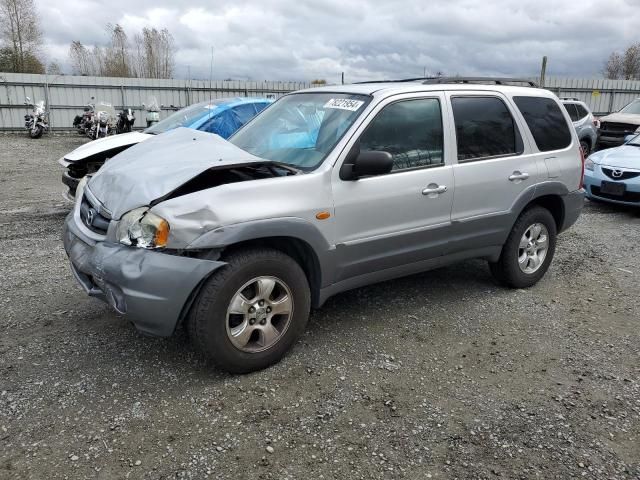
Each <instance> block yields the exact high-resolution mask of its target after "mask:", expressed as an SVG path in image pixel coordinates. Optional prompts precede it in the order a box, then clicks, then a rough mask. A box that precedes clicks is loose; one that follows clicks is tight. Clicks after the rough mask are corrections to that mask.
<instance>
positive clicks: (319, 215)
mask: <svg viewBox="0 0 640 480" xmlns="http://www.w3.org/2000/svg"><path fill="white" fill-rule="evenodd" d="M330 216H331V214H330V213H329V212H327V211H324V212H318V213H316V218H317V219H318V220H326V219H327V218H329V217H330Z"/></svg>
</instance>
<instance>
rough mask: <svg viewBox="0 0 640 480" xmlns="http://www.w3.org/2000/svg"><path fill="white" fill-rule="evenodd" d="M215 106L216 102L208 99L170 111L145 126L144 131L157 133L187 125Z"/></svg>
mask: <svg viewBox="0 0 640 480" xmlns="http://www.w3.org/2000/svg"><path fill="white" fill-rule="evenodd" d="M217 106H218V104H217V103H215V102H210V101H209V100H207V101H206V102H201V103H196V104H195V105H191V106H190V107H186V108H183V109H182V110H178V111H177V112H175V113H172V114H171V115H169V116H168V117H167V118H165V119H164V120H162V121H161V122H158V123H156V124H155V125H152V126H151V127H149V128H147V129H146V130H145V131H144V133H150V134H152V135H158V134H160V133H164V132H168V131H169V130H173V129H174V128H178V127H189V126H191V124H192V123H193V122H195V121H196V120H197V119H199V118H200V117H202V116H203V115H205V114H206V113H207V112H212V111H213V110H215V109H216V108H217Z"/></svg>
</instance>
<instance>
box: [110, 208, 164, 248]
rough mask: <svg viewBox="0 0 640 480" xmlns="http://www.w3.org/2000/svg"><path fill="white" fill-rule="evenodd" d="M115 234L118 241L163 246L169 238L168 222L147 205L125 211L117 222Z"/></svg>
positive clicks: (135, 244) (146, 246)
mask: <svg viewBox="0 0 640 480" xmlns="http://www.w3.org/2000/svg"><path fill="white" fill-rule="evenodd" d="M116 236H117V239H118V241H119V242H120V243H122V244H124V245H131V246H133V247H140V248H148V249H154V248H163V247H166V245H167V241H168V240H169V223H168V222H167V221H166V220H165V219H164V218H162V217H159V216H158V215H156V214H155V213H151V212H150V211H149V208H148V207H142V208H136V209H135V210H131V211H130V212H127V213H125V214H124V215H123V216H122V218H121V219H120V221H119V222H118V228H117V229H116Z"/></svg>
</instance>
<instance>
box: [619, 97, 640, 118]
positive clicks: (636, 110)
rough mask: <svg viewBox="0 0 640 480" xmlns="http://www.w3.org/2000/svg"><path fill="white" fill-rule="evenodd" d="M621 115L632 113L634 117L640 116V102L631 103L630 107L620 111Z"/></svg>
mask: <svg viewBox="0 0 640 480" xmlns="http://www.w3.org/2000/svg"><path fill="white" fill-rule="evenodd" d="M620 113H630V114H632V115H640V100H636V101H634V102H631V103H630V104H629V105H627V106H626V107H624V108H623V109H622V110H620Z"/></svg>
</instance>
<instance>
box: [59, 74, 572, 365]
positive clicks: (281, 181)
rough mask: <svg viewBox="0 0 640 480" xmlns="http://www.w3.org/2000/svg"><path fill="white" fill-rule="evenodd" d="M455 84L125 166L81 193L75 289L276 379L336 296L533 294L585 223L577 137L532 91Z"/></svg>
mask: <svg viewBox="0 0 640 480" xmlns="http://www.w3.org/2000/svg"><path fill="white" fill-rule="evenodd" d="M459 80H460V79H454V80H451V81H450V82H451V83H447V81H445V80H443V79H439V80H437V82H439V83H435V84H434V83H432V81H431V80H426V81H425V80H414V81H409V82H387V83H369V84H358V85H346V86H331V87H323V88H317V89H311V90H304V91H300V92H295V93H292V94H289V95H286V96H284V97H282V98H281V99H279V100H278V101H277V102H275V103H274V104H273V105H271V106H270V107H268V108H267V109H266V110H264V111H263V112H262V113H260V114H259V115H258V116H256V117H255V118H254V119H253V120H251V121H250V122H249V123H248V124H247V125H245V126H244V127H243V128H242V129H240V130H239V131H238V132H237V133H236V134H235V135H234V136H232V137H231V138H230V140H229V141H225V140H223V139H222V138H220V137H218V136H215V135H211V134H208V133H204V132H199V131H194V130H188V129H184V128H179V129H176V130H173V131H171V132H168V133H166V134H163V135H159V136H157V137H154V138H152V139H149V140H147V141H146V142H143V143H140V144H138V145H136V146H133V147H131V148H130V149H127V150H125V151H124V152H123V153H121V154H119V155H117V156H115V157H114V158H112V159H111V160H110V161H109V162H107V163H106V165H105V166H104V167H102V168H101V169H100V171H99V172H98V173H97V174H96V175H95V176H94V177H93V178H91V179H90V180H89V181H88V182H87V181H86V180H83V181H82V182H81V184H80V185H79V187H78V195H77V200H76V204H75V208H74V210H73V211H72V212H71V213H70V214H69V216H68V217H67V219H66V222H65V231H64V245H65V249H66V252H67V254H68V256H69V259H70V260H71V267H72V271H73V273H74V275H75V277H76V279H77V280H78V282H79V283H80V284H81V285H82V287H83V288H84V289H85V291H86V292H87V293H88V294H89V295H92V296H95V297H97V298H100V299H102V300H104V301H106V302H107V303H109V304H110V305H111V306H112V307H113V308H114V309H115V310H117V311H118V312H120V313H122V314H124V315H125V316H126V317H127V318H129V319H130V320H131V321H132V322H133V324H134V325H135V326H136V327H137V328H138V329H139V330H141V331H143V332H146V333H149V334H154V335H160V336H168V335H171V334H172V333H173V332H174V330H175V329H176V327H177V326H178V325H179V324H181V323H184V324H185V325H186V327H187V329H188V331H189V334H190V336H191V338H192V339H193V341H194V342H195V344H196V346H197V347H198V348H199V349H200V350H202V351H203V352H204V353H205V354H206V355H207V356H208V357H210V358H211V359H213V360H214V361H215V362H216V363H217V364H218V365H219V366H220V367H221V368H224V369H226V370H229V371H232V372H247V371H252V370H256V369H260V368H264V367H266V366H268V365H271V364H273V363H274V362H276V361H278V360H279V359H280V358H281V357H282V356H283V355H284V354H285V352H287V351H288V350H289V348H290V347H291V346H292V345H293V344H294V342H295V341H296V340H297V339H298V338H299V337H300V335H301V334H302V332H303V331H304V329H305V325H306V323H307V319H308V316H309V310H310V308H312V307H313V308H318V307H320V306H321V305H322V304H323V303H324V302H325V301H326V300H327V298H329V297H331V296H332V295H335V294H337V293H339V292H343V291H345V290H349V289H352V288H356V287H361V286H364V285H368V284H371V283H375V282H380V281H384V280H389V279H393V278H396V277H400V276H404V275H409V274H412V273H416V272H421V271H425V270H429V269H433V268H438V267H442V266H444V265H447V264H450V263H452V262H458V261H460V260H464V259H469V258H482V259H486V260H487V261H488V262H489V265H490V267H491V272H492V273H493V275H494V276H495V278H496V279H497V280H498V281H499V282H500V283H502V284H504V285H506V286H509V287H513V288H523V287H529V286H531V285H534V284H535V283H536V282H538V281H539V280H540V279H541V278H542V276H543V275H544V274H545V272H546V271H547V269H548V267H549V264H550V263H551V260H552V258H553V255H554V252H555V248H556V238H557V234H558V233H559V232H562V231H563V230H566V229H567V228H568V227H570V226H571V225H572V224H573V223H574V222H575V221H576V219H577V218H578V216H579V214H580V211H581V209H582V205H583V195H584V192H583V190H582V189H581V184H582V173H583V170H582V168H583V167H582V163H581V157H580V146H579V142H578V137H577V135H576V132H575V130H574V129H573V128H572V126H571V119H570V118H569V116H568V115H567V112H566V110H565V109H564V108H562V107H561V105H560V103H559V101H558V99H557V97H555V96H554V95H553V94H552V93H550V92H548V91H546V90H542V89H539V88H533V87H516V86H503V85H499V84H493V83H491V82H486V83H488V84H473V85H469V84H461V83H459ZM132 159H135V162H131V160H132ZM176 159H180V160H181V161H179V162H178V161H176ZM427 297H428V292H425V298H427Z"/></svg>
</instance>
